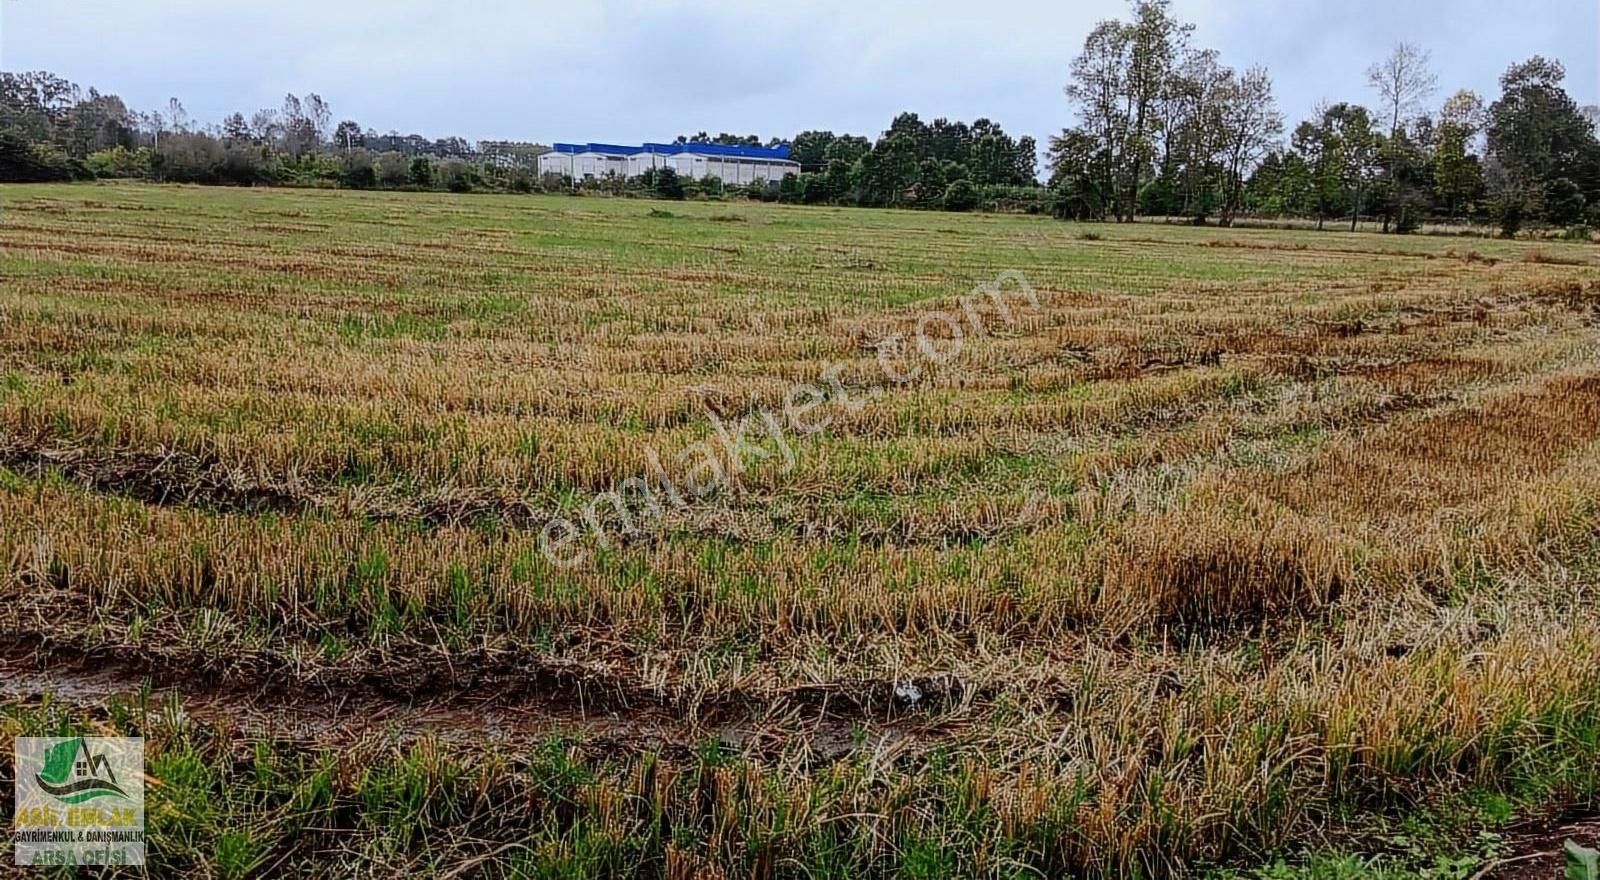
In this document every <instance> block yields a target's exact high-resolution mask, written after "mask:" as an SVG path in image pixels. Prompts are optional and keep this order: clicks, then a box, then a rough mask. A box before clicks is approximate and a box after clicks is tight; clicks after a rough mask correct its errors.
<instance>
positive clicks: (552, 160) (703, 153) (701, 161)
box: [539, 144, 800, 186]
mask: <svg viewBox="0 0 1600 880" xmlns="http://www.w3.org/2000/svg"><path fill="white" fill-rule="evenodd" d="M653 168H671V169H672V170H674V171H676V172H678V176H680V177H686V178H692V179H694V180H704V179H705V178H707V177H716V178H720V179H721V180H722V182H723V183H725V184H728V185H729V186H743V185H746V184H750V183H755V182H756V181H758V180H759V181H774V182H775V181H780V180H782V179H783V176H784V175H785V174H799V173H800V163H798V162H795V161H793V160H791V159H790V158H789V148H788V147H787V146H779V147H734V146H728V145H725V144H643V145H641V146H637V147H629V146H620V145H617V144H556V145H555V146H554V147H552V148H551V150H550V152H548V153H545V154H544V155H542V156H540V157H539V173H540V174H565V175H567V176H568V177H570V178H572V179H573V180H584V179H586V178H593V179H596V180H598V179H601V178H604V177H606V176H607V175H614V176H616V177H623V178H628V177H640V176H642V175H643V174H644V173H645V172H646V171H649V170H651V169H653Z"/></svg>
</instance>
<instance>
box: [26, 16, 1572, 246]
mask: <svg viewBox="0 0 1600 880" xmlns="http://www.w3.org/2000/svg"><path fill="white" fill-rule="evenodd" d="M1130 7H1131V8H1130V15H1129V18H1128V20H1126V21H1122V20H1108V21H1104V22H1101V23H1100V24H1099V25H1097V26H1096V27H1095V29H1094V30H1093V31H1092V32H1091V33H1090V34H1089V36H1088V37H1087V38H1086V39H1085V41H1084V44H1083V49H1082V52H1081V53H1080V54H1079V55H1078V56H1077V57H1076V58H1075V59H1074V60H1072V62H1071V64H1070V68H1069V70H1070V73H1069V81H1068V83H1067V84H1066V88H1065V93H1066V97H1067V99H1068V103H1069V105H1070V108H1071V110H1072V112H1073V114H1074V117H1075V118H1074V120H1073V124H1072V125H1071V126H1069V127H1067V128H1065V129H1064V130H1063V131H1061V132H1060V133H1059V134H1057V135H1054V136H1052V137H1051V138H1050V139H1049V143H1048V149H1047V151H1046V154H1045V155H1046V159H1047V162H1046V167H1045V172H1046V174H1047V178H1046V179H1045V180H1043V181H1041V179H1040V173H1039V167H1038V159H1039V147H1038V144H1037V143H1036V142H1035V140H1034V139H1033V138H1032V137H1028V136H1021V137H1013V136H1012V135H1010V134H1008V133H1007V132H1006V131H1005V130H1004V129H1003V128H1002V127H1001V126H1000V125H999V124H997V123H995V122H993V121H991V120H988V119H978V120H976V121H974V122H972V123H970V124H969V123H965V122H959V121H956V122H952V121H950V120H948V119H943V118H938V119H934V120H932V121H931V122H927V121H924V120H923V119H922V118H920V117H919V116H918V115H917V114H915V113H909V112H908V113H901V114H899V115H898V116H896V117H895V118H894V119H893V120H892V121H891V122H890V124H889V127H888V128H887V129H885V130H884V131H883V132H882V133H881V134H880V135H879V136H878V137H877V138H876V139H875V140H874V139H869V138H867V137H864V136H859V135H849V134H835V133H833V132H831V131H805V132H800V133H799V134H796V135H794V136H792V137H789V138H770V139H767V140H763V139H762V138H760V137H759V136H756V135H745V136H739V135H731V134H726V133H724V134H719V135H717V136H715V137H713V136H711V135H709V134H708V133H706V132H700V133H698V134H696V135H692V136H691V135H684V136H680V137H679V138H678V140H679V141H680V142H712V143H733V144H751V145H762V144H766V145H774V144H778V143H788V144H789V145H790V148H791V152H792V155H793V158H794V159H795V160H796V161H797V162H798V163H799V164H800V165H801V173H799V174H797V175H789V176H788V177H787V178H785V179H784V180H783V181H782V182H780V183H774V184H772V185H770V186H769V185H760V184H758V185H754V186H751V187H741V188H737V189H735V188H732V187H729V188H726V189H725V188H724V187H723V186H722V185H721V184H720V183H719V182H718V181H716V180H714V179H712V180H703V181H691V180H678V179H677V178H676V177H675V176H674V175H671V174H663V175H652V176H650V177H649V178H647V179H641V180H603V181H582V182H575V181H572V180H567V179H563V178H560V177H555V176H541V175H539V173H538V170H537V157H538V155H539V154H540V153H543V152H545V151H546V150H547V148H546V147H545V146H542V145H539V144H533V143H515V142H504V141H479V142H476V143H474V142H470V141H468V140H466V139H464V138H460V137H447V138H440V139H429V138H426V137H422V136H420V135H416V134H410V135H402V134H399V133H398V132H394V131H391V132H389V133H387V134H380V133H378V132H376V131H374V130H373V129H371V128H368V127H364V126H362V125H361V124H360V123H358V122H356V121H355V120H350V119H346V120H344V121H341V122H338V123H336V124H335V123H334V122H333V119H334V114H333V111H332V109H331V108H330V107H329V106H328V104H327V102H326V101H324V100H323V99H322V98H321V97H320V96H318V95H316V94H308V95H305V96H303V97H302V96H296V95H293V94H290V95H287V96H285V98H284V100H283V103H282V105H281V106H280V107H276V108H266V109H261V110H256V111H254V112H252V113H250V114H248V115H246V114H245V113H242V112H239V113H233V114H231V115H229V116H228V117H226V118H225V119H223V120H222V121H221V122H220V123H209V124H202V123H200V122H197V121H195V120H193V119H192V118H190V116H189V114H188V113H187V112H186V111H185V109H184V106H183V104H182V102H181V101H180V100H179V99H177V98H173V99H171V100H170V101H169V102H168V103H167V105H166V106H165V107H163V108H160V109H157V110H151V111H145V112H137V111H134V110H132V109H130V108H129V107H128V106H127V105H126V104H125V103H124V102H123V101H122V100H121V99H120V98H118V97H117V96H115V95H110V94H102V93H101V92H99V91H97V90H95V89H94V88H90V89H88V91H87V92H84V91H83V90H82V89H80V88H79V87H78V86H77V85H75V84H73V83H71V82H68V81H67V80H65V79H63V78H61V77H59V76H56V75H54V74H51V73H47V72H43V71H33V72H24V73H11V72H0V181H7V182H14V181H46V180H73V179H95V178H137V179H148V180H155V181H169V182H182V183H201V184H223V185H237V186H252V185H271V186H322V187H347V188H353V189H379V188H381V189H417V190H431V189H438V190H449V191H453V192H472V191H495V192H540V191H562V192H594V191H599V192H612V193H617V194H642V195H653V196H659V197H666V198H725V197H729V196H739V197H746V198H755V199H762V200H769V201H783V202H793V203H803V204H833V205H859V206H866V207H904V208H922V209H938V210H952V211H968V210H1004V211H1025V212H1032V213H1051V214H1055V215H1057V216H1060V217H1064V218H1070V219H1077V220H1118V221H1130V220H1133V219H1135V218H1137V217H1139V216H1159V217H1167V218H1183V219H1185V220H1189V221H1192V222H1195V223H1206V222H1218V223H1221V224H1223V225H1228V224H1231V223H1233V222H1234V221H1235V220H1236V219H1238V218H1241V217H1253V218H1305V219H1312V220H1315V221H1316V222H1317V223H1318V225H1319V226H1320V225H1329V224H1335V223H1348V224H1350V227H1351V228H1355V227H1356V225H1357V224H1358V223H1359V222H1360V221H1362V220H1369V221H1374V222H1379V223H1381V224H1382V228H1383V229H1385V230H1386V231H1395V232H1402V233H1403V232H1409V231H1412V230H1415V229H1417V228H1418V227H1419V226H1420V225H1421V224H1422V223H1424V222H1473V223H1492V224H1494V225H1496V226H1497V227H1499V228H1500V229H1501V230H1502V231H1504V232H1506V233H1508V234H1514V233H1515V232H1516V231H1517V230H1518V229H1520V228H1521V227H1522V226H1523V225H1525V224H1529V223H1536V224H1542V225H1545V226H1549V227H1558V228H1572V229H1573V231H1574V233H1575V234H1577V235H1582V236H1585V237H1586V236H1587V235H1588V231H1587V230H1586V229H1584V228H1583V227H1585V226H1586V225H1587V226H1600V140H1597V133H1600V111H1597V110H1596V108H1594V107H1583V108H1580V107H1579V106H1578V105H1577V103H1576V102H1575V101H1574V100H1573V99H1572V97H1571V96H1570V95H1569V94H1568V93H1567V91H1566V90H1565V88H1564V83H1565V76H1566V74H1565V70H1564V68H1563V67H1562V65H1561V64H1560V63H1559V62H1557V61H1553V60H1549V59H1545V58H1542V57H1537V56H1536V57H1534V58H1531V59H1528V60H1527V61H1524V62H1521V63H1519V64H1514V65H1512V66H1511V67H1510V68H1509V69H1508V70H1506V72H1505V73H1504V75H1503V76H1502V77H1501V78H1500V91H1501V93H1500V95H1499V96H1498V97H1497V98H1495V99H1494V100H1493V101H1492V102H1490V101H1486V100H1485V99H1484V98H1483V97H1481V96H1479V95H1476V94H1474V93H1472V92H1471V91H1466V90H1461V91H1456V92H1453V93H1450V94H1449V95H1448V96H1447V97H1444V98H1443V99H1442V100H1440V99H1439V88H1438V82H1437V78H1436V77H1435V76H1434V74H1433V73H1432V72H1431V71H1430V69H1429V55H1428V52H1427V51H1426V50H1424V49H1421V48H1419V47H1416V46H1414V45H1411V44H1408V43H1401V44H1399V45H1397V46H1396V47H1395V49H1394V51H1393V52H1392V53H1391V54H1390V55H1389V56H1388V57H1387V58H1383V59H1379V60H1377V61H1376V63H1374V64H1372V66H1371V67H1370V68H1369V69H1368V71H1367V78H1368V82H1369V84H1370V86H1371V94H1370V95H1369V96H1368V97H1369V98H1370V102H1369V103H1368V104H1363V103H1359V102H1356V101H1353V100H1352V101H1341V102H1338V103H1334V104H1330V105H1327V106H1322V107H1318V108H1316V109H1315V110H1314V111H1313V113H1312V114H1311V116H1310V118H1308V119H1305V120H1303V121H1301V122H1299V123H1298V124H1297V125H1295V126H1294V127H1293V128H1292V129H1290V128H1288V127H1287V126H1286V125H1285V121H1284V118H1283V115H1282V114H1281V113H1280V112H1279V110H1278V108H1277V105H1276V101H1275V99H1274V97H1273V92H1272V81H1271V78H1270V76H1269V75H1268V73H1267V71H1265V70H1264V69H1262V68H1251V69H1249V70H1245V71H1238V70H1235V69H1233V68H1231V67H1228V66H1226V65H1225V64H1223V63H1222V60H1221V58H1220V56H1219V54H1218V53H1217V52H1216V51H1215V50H1211V49H1206V48H1202V47H1198V46H1195V45H1192V34H1193V26H1192V25H1189V24H1186V23H1183V22H1180V21H1178V20H1177V19H1175V18H1174V17H1173V15H1172V12H1171V7H1170V0H1133V2H1132V3H1131V4H1130Z"/></svg>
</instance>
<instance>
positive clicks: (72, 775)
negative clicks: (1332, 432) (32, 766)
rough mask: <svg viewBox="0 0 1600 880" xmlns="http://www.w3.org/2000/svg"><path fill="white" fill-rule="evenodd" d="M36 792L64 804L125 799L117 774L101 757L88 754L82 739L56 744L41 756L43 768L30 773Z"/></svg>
mask: <svg viewBox="0 0 1600 880" xmlns="http://www.w3.org/2000/svg"><path fill="white" fill-rule="evenodd" d="M34 779H35V781H37V782H38V783H39V790H40V791H42V792H44V793H45V794H47V795H50V796H51V797H53V798H55V799H56V800H58V801H60V802H62V803H64V804H81V803H83V802H84V801H92V800H94V799H95V798H102V797H116V798H121V799H123V800H127V799H128V793H127V792H126V791H123V789H122V786H120V785H118V784H117V774H116V772H115V771H114V770H113V769H112V768H111V761H110V760H108V759H107V758H106V756H105V755H103V754H102V755H97V754H95V753H94V752H92V751H90V749H89V744H88V743H86V742H84V739H83V737H81V736H80V737H75V738H73V739H69V740H66V741H65V742H61V743H57V744H56V745H54V746H52V747H51V748H49V749H47V750H46V751H45V753H44V767H42V768H40V770H39V772H38V773H36V774H34Z"/></svg>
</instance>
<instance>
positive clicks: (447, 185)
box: [0, 71, 546, 192]
mask: <svg viewBox="0 0 1600 880" xmlns="http://www.w3.org/2000/svg"><path fill="white" fill-rule="evenodd" d="M332 120H333V112H332V109H331V108H330V107H329V105H328V103H327V102H326V101H325V100H323V98H322V97H321V96H319V95H317V94H314V93H313V94H308V95H305V96H303V97H302V96H297V95H294V94H292V93H291V94H288V95H285V96H284V99H283V103H282V105H281V106H279V107H274V108H264V109H261V110H257V111H255V112H253V113H251V114H249V115H248V116H247V115H245V114H244V113H231V114H229V115H228V116H227V117H225V118H224V119H223V120H222V122H221V123H220V124H215V125H202V124H200V123H197V122H196V121H195V120H194V119H193V118H192V117H190V115H189V114H188V112H187V111H186V110H185V109H184V106H183V103H182V102H181V101H179V100H178V99H177V98H173V99H171V100H170V101H168V103H167V106H166V107H164V108H161V109H160V110H155V111H148V112H135V111H133V110H130V109H129V108H128V107H127V105H126V104H125V103H124V102H123V101H122V99H121V98H118V97H117V96H115V95H105V94H101V93H100V92H99V91H97V90H96V89H94V88H90V89H88V90H87V92H85V91H83V90H82V89H80V88H79V87H78V86H77V85H76V84H74V83H72V82H69V81H67V80H66V79H63V78H62V77H60V76H57V75H55V74H53V73H49V72H45V71H30V72H24V73H10V72H0V181H49V180H73V179H93V178H142V179H149V180H157V181H164V182H173V183H201V184H226V185H237V186H252V185H281V186H342V187H351V188H360V189H370V188H379V187H383V188H393V189H448V190H452V191H457V192H466V191H471V190H475V189H488V190H502V191H520V192H531V191H533V190H535V189H537V188H538V181H537V176H538V172H537V165H536V161H537V157H538V155H539V154H540V153H542V152H544V151H545V150H546V148H545V147H542V146H540V145H537V144H528V143H516V142H505V141H480V142H477V143H473V142H470V141H468V140H467V139H465V138H461V137H447V138H438V139H429V138H426V137H423V136H421V135H417V134H409V135H402V134H400V133H398V132H393V131H391V132H389V133H387V134H379V133H378V132H376V131H374V130H372V129H370V128H363V127H362V126H361V125H359V124H358V123H356V122H354V121H353V120H344V121H341V122H339V123H338V124H336V125H335V124H333V121H332Z"/></svg>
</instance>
